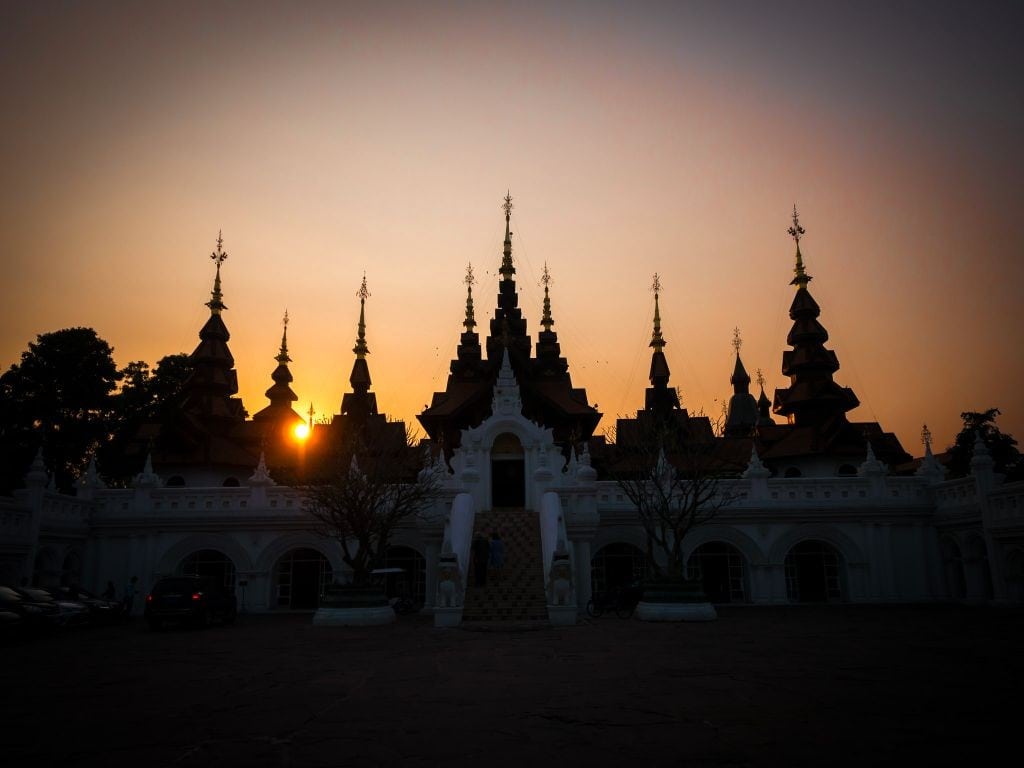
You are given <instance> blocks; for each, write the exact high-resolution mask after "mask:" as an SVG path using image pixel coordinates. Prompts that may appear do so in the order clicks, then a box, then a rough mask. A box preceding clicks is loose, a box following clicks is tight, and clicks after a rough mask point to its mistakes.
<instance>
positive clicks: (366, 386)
mask: <svg viewBox="0 0 1024 768" xmlns="http://www.w3.org/2000/svg"><path fill="white" fill-rule="evenodd" d="M356 296H357V297H358V298H359V325H358V327H357V331H356V343H355V346H354V347H352V352H353V353H354V354H355V356H356V359H355V360H354V361H353V362H352V373H351V375H349V377H348V381H349V383H350V384H351V385H352V391H351V392H347V393H345V395H344V397H342V400H341V413H342V415H346V416H348V415H354V416H367V415H373V414H376V413H377V397H376V396H375V395H373V394H372V393H370V385H371V384H372V383H373V382H372V381H371V380H370V367H369V366H368V365H367V363H366V356H367V355H368V354H370V348H369V347H368V346H367V344H366V300H367V299H368V298H370V291H369V289H368V288H367V287H366V274H365V273H364V274H363V282H362V284H360V286H359V290H358V291H356Z"/></svg>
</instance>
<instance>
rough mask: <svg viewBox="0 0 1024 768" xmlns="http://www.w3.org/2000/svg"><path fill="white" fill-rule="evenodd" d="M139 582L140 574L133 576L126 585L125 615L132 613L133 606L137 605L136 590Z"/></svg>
mask: <svg viewBox="0 0 1024 768" xmlns="http://www.w3.org/2000/svg"><path fill="white" fill-rule="evenodd" d="M138 583H139V577H138V576H132V578H131V580H130V581H129V582H128V583H127V584H126V585H125V588H124V615H125V616H131V615H132V606H134V605H135V591H136V586H135V585H136V584H138Z"/></svg>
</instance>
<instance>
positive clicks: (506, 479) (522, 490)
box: [491, 433, 526, 507]
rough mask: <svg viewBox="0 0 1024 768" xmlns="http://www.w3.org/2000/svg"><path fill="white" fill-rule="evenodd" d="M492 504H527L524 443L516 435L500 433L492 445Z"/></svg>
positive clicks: (506, 505) (513, 505)
mask: <svg viewBox="0 0 1024 768" xmlns="http://www.w3.org/2000/svg"><path fill="white" fill-rule="evenodd" d="M491 506H492V507H523V506H526V464H525V462H524V460H523V444H522V443H520V442H519V438H518V437H516V436H515V435H512V434H508V433H505V434H503V435H498V437H497V438H495V440H494V445H493V446H491Z"/></svg>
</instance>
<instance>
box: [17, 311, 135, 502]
mask: <svg viewBox="0 0 1024 768" xmlns="http://www.w3.org/2000/svg"><path fill="white" fill-rule="evenodd" d="M119 378H120V374H119V373H118V370H117V367H116V366H115V365H114V359H113V350H112V349H111V347H110V345H109V344H107V342H105V341H104V340H103V339H101V338H100V337H99V336H98V335H97V334H96V331H94V330H93V329H92V328H65V329H63V330H60V331H54V332H52V333H43V334H40V335H39V336H38V337H37V338H36V341H34V342H30V343H29V345H28V350H26V351H25V352H23V353H22V355H21V361H20V362H19V363H15V364H14V365H12V366H11V367H10V368H9V369H8V370H7V371H6V372H5V373H4V374H3V375H2V376H0V486H2V489H3V490H4V491H6V492H10V490H12V489H13V488H16V487H18V486H20V485H21V481H22V478H23V476H24V473H25V470H26V468H27V467H28V465H29V463H30V462H31V460H32V455H33V454H34V452H35V451H36V449H37V448H38V447H39V446H40V445H41V446H42V449H43V459H44V461H45V462H46V466H47V468H48V469H49V470H50V471H51V472H53V474H54V477H55V480H56V483H57V486H58V488H60V489H62V490H70V488H71V487H72V483H73V481H74V479H75V478H76V477H77V476H78V475H79V474H80V473H81V472H82V470H84V469H85V465H86V464H87V463H88V460H89V456H90V454H91V453H93V452H94V451H95V450H96V449H97V447H98V446H99V445H100V444H101V443H102V442H104V441H105V440H106V439H107V437H108V435H109V430H110V422H111V415H112V414H111V406H112V398H111V393H112V392H113V390H114V387H115V385H116V384H117V381H118V379H119Z"/></svg>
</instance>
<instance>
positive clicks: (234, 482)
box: [224, 477, 242, 488]
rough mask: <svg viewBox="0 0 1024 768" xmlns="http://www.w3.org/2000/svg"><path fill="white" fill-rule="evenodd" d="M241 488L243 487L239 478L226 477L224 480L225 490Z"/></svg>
mask: <svg viewBox="0 0 1024 768" xmlns="http://www.w3.org/2000/svg"><path fill="white" fill-rule="evenodd" d="M241 486H242V484H241V483H240V482H238V478H237V477H225V478H224V487H225V488H240V487H241Z"/></svg>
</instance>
